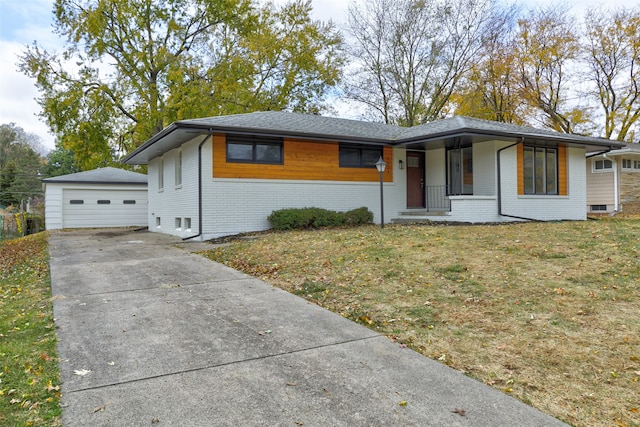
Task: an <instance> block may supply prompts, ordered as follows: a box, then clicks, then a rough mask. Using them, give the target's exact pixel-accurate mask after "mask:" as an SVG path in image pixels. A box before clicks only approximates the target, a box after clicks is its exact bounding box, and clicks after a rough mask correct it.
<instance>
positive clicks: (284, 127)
mask: <svg viewBox="0 0 640 427" xmlns="http://www.w3.org/2000/svg"><path fill="white" fill-rule="evenodd" d="M209 132H221V133H245V134H256V135H277V136H282V137H294V138H295V137H298V138H306V139H313V140H331V141H340V142H351V143H363V144H383V145H390V146H393V145H403V144H414V143H421V142H425V143H426V142H429V141H433V140H437V139H439V140H441V141H442V140H443V139H444V138H450V137H453V136H458V135H462V134H467V135H485V136H488V137H491V136H497V137H507V138H509V139H515V138H525V140H526V139H538V140H547V141H555V142H563V143H568V144H576V145H582V146H585V147H588V148H589V149H590V150H591V151H597V150H608V149H614V148H619V147H621V145H620V144H619V143H617V142H615V141H610V140H607V139H603V138H593V137H585V136H579V135H569V134H564V133H559V132H554V131H551V130H544V129H536V128H530V127H524V126H517V125H513V124H508V123H499V122H494V121H488V120H481V119H475V118H471V117H464V116H457V117H453V118H450V119H445V120H438V121H434V122H430V123H426V124H423V125H418V126H413V127H411V128H403V127H399V126H393V125H387V124H383V123H373V122H364V121H359V120H347V119H340V118H334V117H324V116H317V115H309V114H299V113H288V112H281V111H264V112H255V113H247V114H236V115H230V116H217V117H208V118H202V119H194V120H180V121H177V122H174V123H172V124H171V125H169V126H168V127H166V128H165V129H164V130H162V131H161V132H160V133H158V134H156V135H155V136H153V137H152V138H151V139H149V140H148V141H146V142H145V143H144V144H142V145H141V146H140V147H138V148H137V149H136V150H135V151H133V152H132V153H131V154H129V155H128V156H126V157H125V158H124V160H123V161H124V162H125V163H131V164H145V163H147V162H148V161H149V160H151V159H153V158H155V157H157V156H160V155H162V154H163V153H165V152H167V151H169V150H172V149H174V148H177V147H179V146H180V145H181V144H184V143H185V142H187V141H189V140H191V139H193V138H194V137H197V136H198V135H208V133H209Z"/></svg>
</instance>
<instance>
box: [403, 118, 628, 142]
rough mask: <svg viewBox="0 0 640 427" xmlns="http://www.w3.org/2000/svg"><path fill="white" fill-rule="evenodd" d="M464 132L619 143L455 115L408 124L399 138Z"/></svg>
mask: <svg viewBox="0 0 640 427" xmlns="http://www.w3.org/2000/svg"><path fill="white" fill-rule="evenodd" d="M462 132H468V133H480V134H485V135H496V136H515V137H524V138H525V139H526V138H527V137H528V138H532V139H541V138H542V139H553V140H562V141H572V142H583V143H585V144H596V145H602V144H604V145H608V144H609V143H611V142H613V144H614V145H615V144H616V142H615V141H610V140H607V139H604V138H594V137H589V136H581V135H573V134H566V133H560V132H556V131H553V130H550V129H538V128H532V127H527V126H519V125H515V124H511V123H501V122H496V121H491V120H482V119H476V118H474V117H466V116H455V117H452V118H448V119H444V120H437V121H434V122H430V123H425V124H422V125H418V126H413V127H410V128H407V129H406V130H405V131H404V132H402V134H401V135H400V136H399V138H398V139H399V142H408V141H409V140H425V139H432V138H437V137H441V136H447V135H451V134H454V133H462Z"/></svg>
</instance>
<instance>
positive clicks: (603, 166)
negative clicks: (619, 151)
mask: <svg viewBox="0 0 640 427" xmlns="http://www.w3.org/2000/svg"><path fill="white" fill-rule="evenodd" d="M593 169H594V170H595V171H604V170H607V169H613V162H612V161H611V160H608V159H604V160H594V161H593Z"/></svg>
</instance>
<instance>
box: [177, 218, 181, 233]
mask: <svg viewBox="0 0 640 427" xmlns="http://www.w3.org/2000/svg"><path fill="white" fill-rule="evenodd" d="M181 228H182V220H181V219H180V218H176V230H180V229H181Z"/></svg>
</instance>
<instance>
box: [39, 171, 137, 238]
mask: <svg viewBox="0 0 640 427" xmlns="http://www.w3.org/2000/svg"><path fill="white" fill-rule="evenodd" d="M42 183H43V186H44V191H45V222H46V228H47V230H56V229H61V228H102V227H129V226H147V224H148V220H147V217H148V215H147V175H144V174H141V173H136V172H131V171H127V170H124V169H117V168H111V167H107V168H100V169H95V170H91V171H86V172H78V173H74V174H69V175H61V176H56V177H53V178H47V179H44V180H43V181H42Z"/></svg>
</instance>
